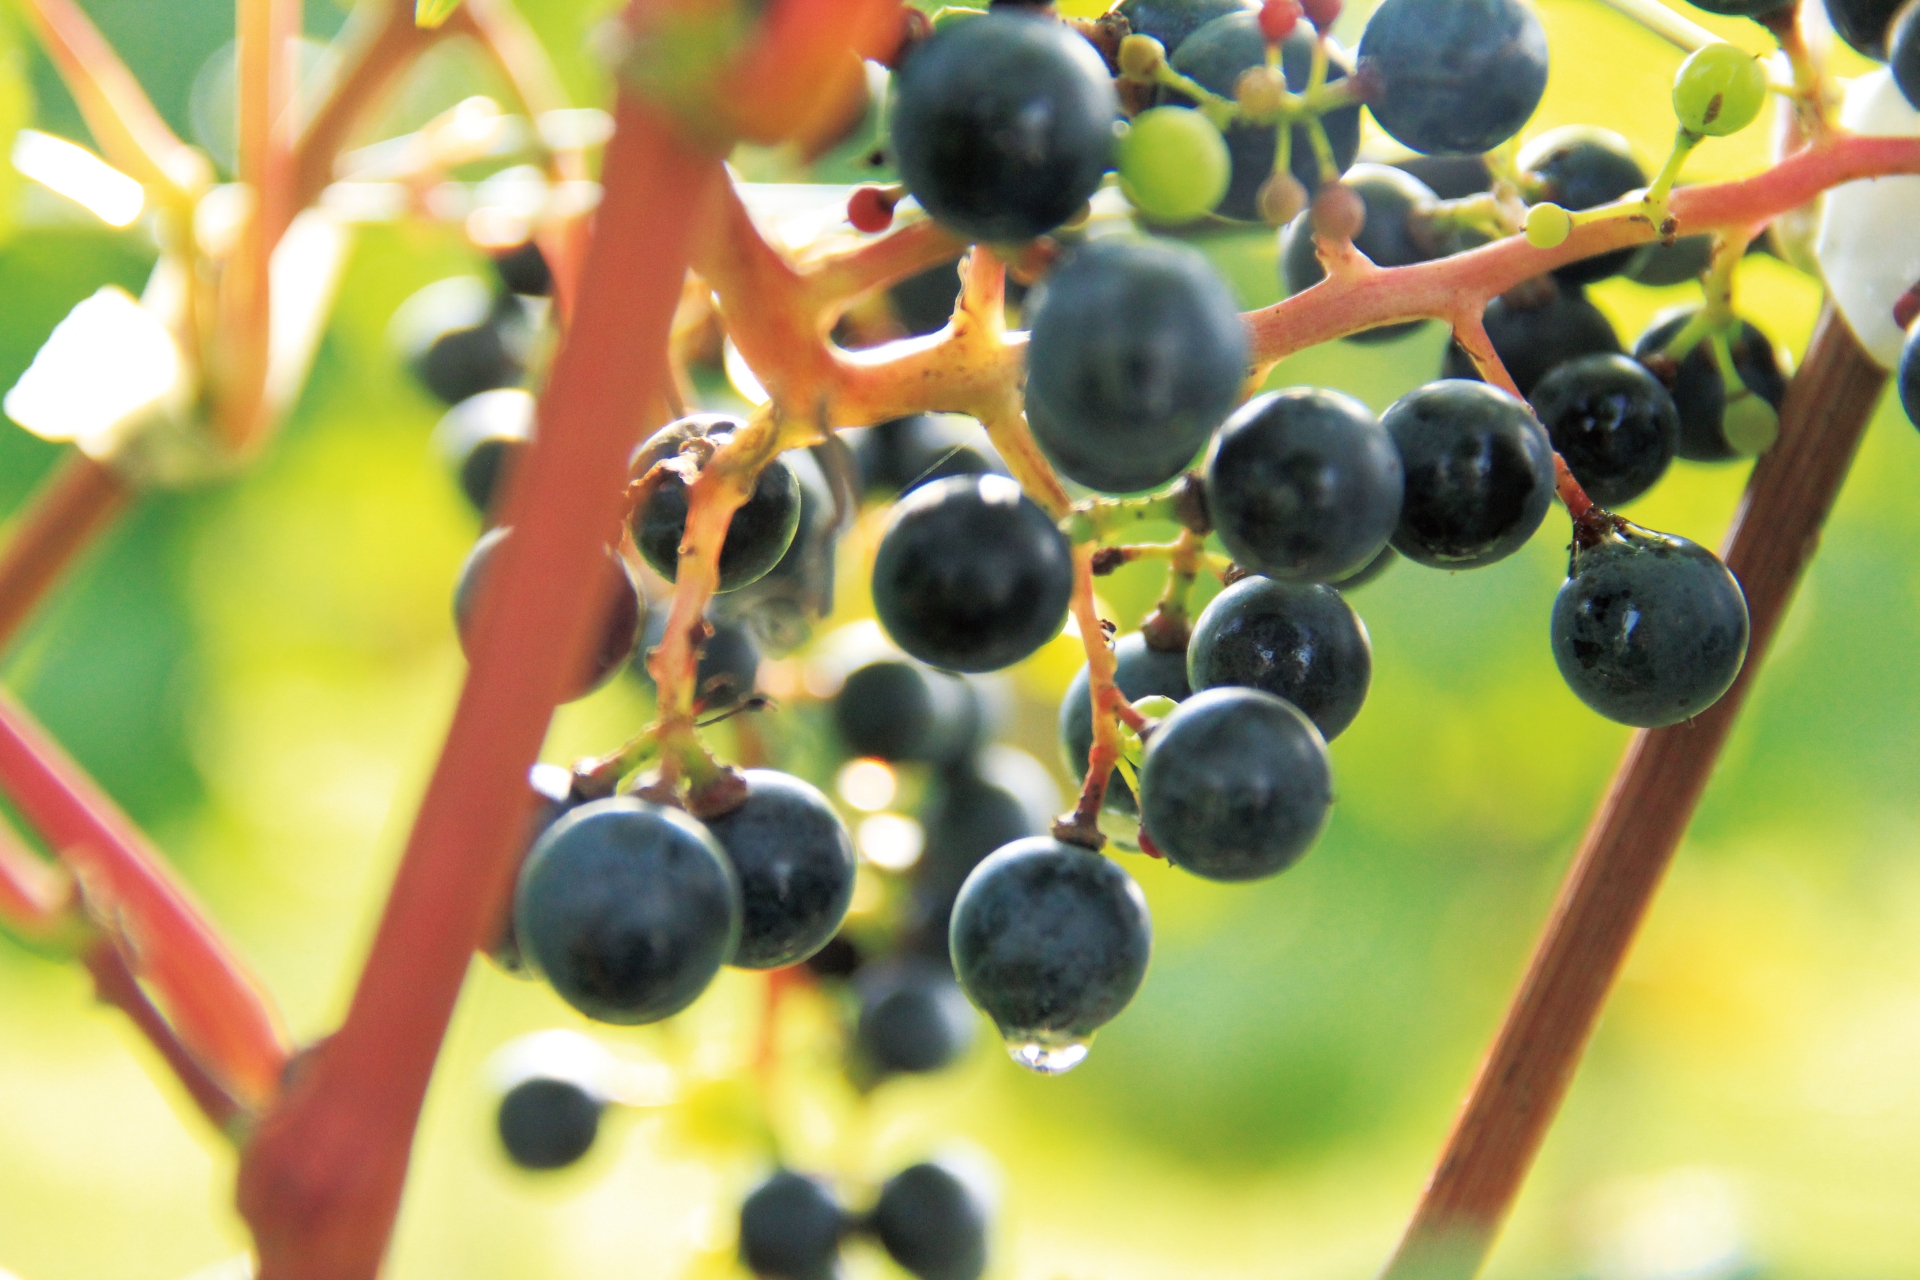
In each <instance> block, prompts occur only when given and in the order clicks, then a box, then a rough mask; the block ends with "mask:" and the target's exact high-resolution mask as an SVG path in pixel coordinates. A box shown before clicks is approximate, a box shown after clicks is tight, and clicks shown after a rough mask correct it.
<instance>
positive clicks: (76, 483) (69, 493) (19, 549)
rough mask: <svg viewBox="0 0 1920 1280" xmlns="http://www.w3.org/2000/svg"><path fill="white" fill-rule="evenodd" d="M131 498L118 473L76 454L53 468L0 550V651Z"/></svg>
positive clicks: (130, 491) (64, 458) (28, 501)
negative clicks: (68, 568)
mask: <svg viewBox="0 0 1920 1280" xmlns="http://www.w3.org/2000/svg"><path fill="white" fill-rule="evenodd" d="M132 496H133V491H132V489H130V488H129V487H128V485H127V483H126V481H124V480H122V479H121V478H120V475H119V473H118V472H116V471H114V470H113V469H112V468H111V467H109V466H107V465H105V464H104V463H101V462H96V461H95V460H94V459H92V458H90V457H88V456H87V455H86V454H84V453H82V452H80V451H79V450H78V449H72V450H69V451H68V452H67V453H66V454H65V455H64V456H63V457H62V458H61V459H60V461H59V462H57V463H55V464H54V467H53V470H52V471H51V472H49V473H48V475H47V477H46V479H44V480H42V481H41V482H40V487H39V488H38V489H36V490H35V491H34V492H33V494H32V495H31V496H29V497H28V499H27V501H26V503H25V505H24V508H23V509H22V511H21V513H20V514H19V515H18V516H16V517H15V519H14V523H13V527H12V528H11V529H10V530H8V533H7V541H6V545H5V546H4V547H0V650H4V649H5V648H6V645H7V642H8V641H9V640H11V639H12V638H13V636H14V633H15V632H17V631H18V630H19V629H20V626H21V624H22V623H24V622H25V621H26V620H27V618H28V617H29V616H30V615H31V614H32V613H33V610H34V608H35V607H36V606H37V605H38V604H39V603H40V601H41V600H42V599H43V598H45V596H46V594H47V592H48V590H49V589H51V588H52V586H53V584H54V583H55V582H57V581H59V580H60V577H61V575H62V574H63V573H64V572H65V571H66V569H67V567H68V566H69V565H71V564H72V563H73V561H74V560H75V559H76V558H77V557H78V556H79V555H80V553H81V552H82V551H85V550H86V549H87V547H88V546H89V545H91V544H92V542H93V540H94V539H95V538H97V537H98V536H99V535H100V534H101V533H103V532H105V531H106V529H107V528H108V527H109V526H110V525H112V523H113V521H114V518H115V517H117V516H118V515H119V514H120V512H121V511H123V510H124V509H125V508H126V506H127V503H128V502H129V501H130V500H131V499H132Z"/></svg>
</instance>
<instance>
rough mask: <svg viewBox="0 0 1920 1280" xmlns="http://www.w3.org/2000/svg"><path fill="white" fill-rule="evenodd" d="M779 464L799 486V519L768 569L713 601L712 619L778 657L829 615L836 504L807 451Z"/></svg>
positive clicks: (798, 451)
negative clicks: (736, 627) (745, 633)
mask: <svg viewBox="0 0 1920 1280" xmlns="http://www.w3.org/2000/svg"><path fill="white" fill-rule="evenodd" d="M780 457H781V461H783V462H785V463H786V464H787V466H789V467H790V468H792V469H793V474H794V478H795V479H796V480H798V481H799V483H800V519H799V520H798V521H797V522H796V523H795V525H794V530H793V541H792V542H790V543H788V544H787V549H786V551H785V552H784V553H783V554H782V555H781V557H780V559H779V560H777V561H775V562H774V566H773V568H771V569H769V570H767V571H766V573H764V574H762V575H761V576H760V577H759V578H758V579H757V580H756V581H753V582H750V583H748V584H747V585H746V586H744V587H742V588H741V589H740V590H738V591H729V592H726V593H724V594H722V595H718V596H715V597H714V600H713V616H714V617H715V618H716V619H718V620H720V621H722V622H728V623H741V624H744V625H745V626H746V628H747V629H748V630H749V631H750V632H752V634H753V637H754V639H755V640H756V641H757V642H758V643H759V645H760V647H761V648H763V649H765V650H766V651H767V653H768V654H770V655H772V656H773V657H776V658H778V657H783V656H785V655H786V654H789V653H792V652H793V651H794V650H795V649H798V648H799V647H800V646H802V645H804V644H805V643H806V642H807V641H808V640H809V639H811V638H812V636H813V623H814V621H815V620H816V619H819V618H824V617H827V616H828V615H830V614H831V613H832V612H833V582H834V563H833V562H834V552H835V550H836V549H837V547H838V545H839V538H840V532H841V521H840V514H841V513H840V501H839V500H836V498H835V496H834V491H833V486H832V484H831V483H830V482H829V481H828V480H827V476H826V472H825V471H824V470H823V469H822V468H821V465H820V462H819V460H818V459H817V458H816V457H815V450H813V449H789V450H788V451H787V452H786V453H783V454H781V455H780Z"/></svg>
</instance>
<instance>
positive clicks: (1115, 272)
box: [1027, 240, 1247, 493]
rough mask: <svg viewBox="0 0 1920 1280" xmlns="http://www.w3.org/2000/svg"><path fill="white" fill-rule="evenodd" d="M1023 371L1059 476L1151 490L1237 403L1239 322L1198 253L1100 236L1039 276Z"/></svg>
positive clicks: (1241, 370) (1037, 429) (1241, 349)
mask: <svg viewBox="0 0 1920 1280" xmlns="http://www.w3.org/2000/svg"><path fill="white" fill-rule="evenodd" d="M1027 370H1028V372H1027V420H1028V422H1029V423H1030V424H1031V425H1032V427H1033V435H1034V439H1035V440H1036V441H1038V442H1039V445H1040V448H1041V450H1042V451H1043V452H1044V453H1046V455H1047V457H1048V458H1049V459H1050V460H1051V461H1052V462H1053V464H1054V466H1056V467H1057V468H1059V470H1060V472H1061V474H1063V475H1065V476H1066V477H1067V478H1068V479H1070V480H1074V481H1077V482H1079V483H1080V484H1083V485H1086V486H1087V487H1088V488H1090V489H1095V490H1099V491H1100V492H1103V493H1131V492H1136V491H1138V490H1142V489H1152V488H1156V487H1158V486H1160V485H1163V484H1165V483H1166V482H1167V481H1169V480H1171V479H1173V478H1174V477H1175V476H1177V475H1179V474H1180V472H1181V470H1182V469H1183V468H1185V467H1186V466H1187V464H1188V463H1190V462H1192V461H1193V457H1194V455H1195V454H1197V453H1198V452H1200V449H1201V448H1202V446H1204V445H1205V444H1206V441H1207V436H1208V434H1209V433H1211V432H1212V431H1213V429H1214V428H1215V427H1217V426H1219V425H1220V422H1221V420H1222V419H1224V418H1225V417H1226V416H1227V414H1228V413H1229V412H1231V411H1232V409H1233V406H1234V404H1235V402H1237V401H1238V400H1239V398H1240V386H1241V383H1242V382H1244V381H1245V379H1246V376H1247V334H1246V326H1245V324H1244V323H1242V321H1241V319H1240V312H1239V309H1238V308H1237V307H1236V306H1235V305H1234V300H1233V294H1232V293H1230V292H1229V291H1228V289H1227V286H1226V285H1225V284H1224V283H1222V282H1221V280H1220V277H1219V276H1218V275H1217V274H1216V273H1215V272H1214V270H1213V267H1212V266H1211V265H1210V264H1209V263H1208V262H1207V260H1206V258H1205V256H1204V255H1202V254H1201V253H1200V252H1199V250H1197V249H1191V248H1189V247H1187V246H1186V245H1182V244H1176V243H1173V242H1172V241H1166V240H1146V241H1096V242H1094V243H1091V244H1088V245H1086V246H1084V247H1083V248H1081V249H1078V250H1076V251H1075V252H1074V253H1073V254H1072V255H1071V256H1070V257H1068V258H1067V260H1066V261H1065V262H1063V263H1061V264H1060V265H1059V266H1056V267H1055V268H1054V269H1053V271H1052V273H1051V274H1050V275H1049V276H1048V277H1047V283H1046V288H1045V290H1044V291H1043V292H1042V294H1041V298H1040V302H1039V305H1038V306H1037V307H1036V308H1034V314H1033V319H1032V337H1031V340H1030V342H1029V343H1028V346H1027Z"/></svg>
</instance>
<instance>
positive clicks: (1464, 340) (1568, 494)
mask: <svg viewBox="0 0 1920 1280" xmlns="http://www.w3.org/2000/svg"><path fill="white" fill-rule="evenodd" d="M1453 337H1454V341H1456V342H1458V343H1459V344H1460V346H1461V348H1462V349H1463V350H1465V351H1466V353H1467V355H1468V357H1469V358H1471V359H1472V360H1473V367H1474V368H1476V369H1478V370H1479V371H1480V376H1481V377H1482V378H1485V379H1486V380H1487V382H1488V383H1490V384H1491V385H1493V386H1496V387H1499V388H1500V389H1501V390H1502V391H1505V392H1506V393H1507V394H1508V395H1510V396H1512V397H1513V398H1514V399H1515V400H1519V401H1523V402H1524V401H1525V400H1526V397H1525V396H1523V395H1521V394H1520V388H1519V387H1518V386H1517V385H1515V383H1514V381H1513V375H1512V374H1510V373H1508V372H1507V366H1506V365H1504V364H1502V363H1501V361H1500V357H1499V355H1498V354H1497V353H1496V352H1495V351H1494V349H1493V339H1491V338H1489V337H1487V326H1486V322H1485V321H1483V320H1482V319H1481V318H1480V310H1479V308H1478V307H1476V308H1475V309H1473V310H1471V311H1467V312H1465V313H1463V314H1461V315H1459V316H1457V317H1455V319H1454V322H1453ZM1553 488H1554V492H1555V493H1557V494H1559V496H1560V501H1561V502H1562V503H1563V504H1565V506H1566V508H1567V514H1568V515H1570V516H1572V517H1573V522H1574V523H1575V524H1585V523H1586V522H1587V518H1588V516H1590V515H1592V514H1593V512H1595V511H1596V510H1598V508H1596V507H1595V506H1594V505H1593V499H1592V498H1589V497H1588V496H1587V491H1586V490H1585V489H1582V488H1581V487H1580V482H1579V481H1578V480H1575V479H1574V478H1573V472H1572V470H1571V469H1569V468H1568V466H1567V460H1566V459H1565V458H1562V457H1561V456H1560V455H1559V453H1558V452H1555V453H1554V455H1553ZM1602 514H1603V515H1604V513H1602Z"/></svg>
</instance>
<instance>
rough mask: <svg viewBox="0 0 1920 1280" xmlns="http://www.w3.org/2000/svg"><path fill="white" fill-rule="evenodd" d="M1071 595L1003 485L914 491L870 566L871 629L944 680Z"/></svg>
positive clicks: (1041, 633) (1059, 608)
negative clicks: (938, 670) (879, 629)
mask: <svg viewBox="0 0 1920 1280" xmlns="http://www.w3.org/2000/svg"><path fill="white" fill-rule="evenodd" d="M975 21H978V19H976V20H975ZM1072 594H1073V557H1072V551H1071V548H1070V547H1069V545H1068V543H1067V539H1066V536H1065V535H1064V534H1062V533H1061V532H1060V530H1059V529H1057V528H1055V527H1054V524H1053V521H1051V520H1049V519H1048V518H1047V514H1046V512H1044V511H1042V510H1041V509H1040V508H1039V507H1037V506H1035V505H1034V504H1033V502H1032V501H1030V500H1029V499H1028V498H1027V497H1025V496H1024V495H1023V494H1022V493H1021V492H1020V486H1019V485H1017V484H1015V483H1014V482H1013V481H1011V480H1009V479H1007V478H1006V477H1004V476H953V477H950V478H948V479H945V480H940V481H936V482H935V483H933V484H930V485H926V486H924V487H922V488H920V489H916V490H915V491H914V492H913V493H911V494H909V495H908V496H907V497H905V498H902V499H901V500H900V502H899V504H898V505H896V506H895V507H894V509H893V515H892V518H891V519H890V520H889V522H888V524H887V529H886V532H885V533H884V534H883V535H882V536H881V539H880V549H879V553H878V554H877V555H876V556H875V558H874V566H873V603H874V612H875V613H877V614H878V615H879V618H880V625H881V626H883V627H885V628H886V631H887V634H888V635H889V636H891V637H892V638H893V642H894V643H895V644H897V645H899V646H900V647H901V648H902V649H905V650H906V651H907V652H908V653H910V654H912V655H913V656H914V657H916V658H918V659H920V660H921V661H922V662H926V663H929V664H931V665H933V666H936V667H944V668H946V669H947V670H950V671H998V670H999V669H1000V668H1002V667H1010V666H1012V665H1013V664H1014V663H1016V662H1018V661H1020V659H1022V658H1024V657H1026V656H1027V655H1028V654H1030V653H1032V652H1033V651H1034V650H1035V649H1038V648H1039V647H1040V646H1041V645H1043V644H1045V643H1046V642H1047V641H1048V640H1051V639H1052V638H1053V636H1054V635H1055V633H1057V632H1058V631H1059V630H1060V627H1061V625H1062V624H1063V623H1064V622H1065V621H1066V615H1067V601H1068V598H1069V597H1070V596H1071V595H1072Z"/></svg>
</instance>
